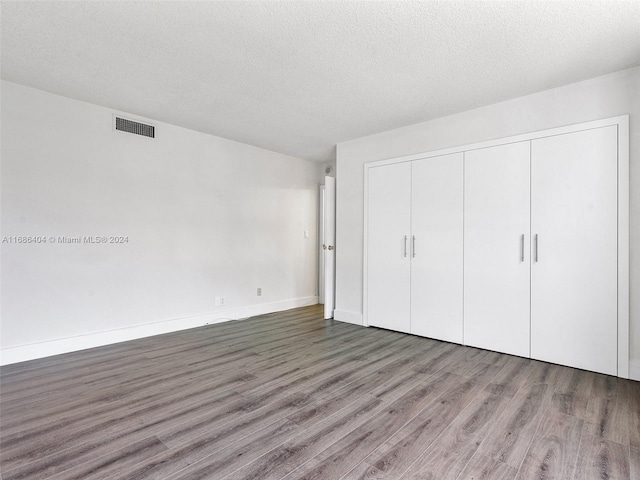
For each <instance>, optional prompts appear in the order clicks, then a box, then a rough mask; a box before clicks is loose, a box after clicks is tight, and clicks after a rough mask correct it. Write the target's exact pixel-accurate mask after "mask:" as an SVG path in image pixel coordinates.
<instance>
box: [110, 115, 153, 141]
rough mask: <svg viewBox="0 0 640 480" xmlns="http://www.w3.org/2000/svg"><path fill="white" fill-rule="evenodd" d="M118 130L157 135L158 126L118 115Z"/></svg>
mask: <svg viewBox="0 0 640 480" xmlns="http://www.w3.org/2000/svg"><path fill="white" fill-rule="evenodd" d="M116 130H120V131H121V132H127V133H133V134H135V135H142V136H143V137H150V138H155V137H156V128H155V127H154V126H153V125H147V124H145V123H140V122H134V121H133V120H127V119H126V118H121V117H116Z"/></svg>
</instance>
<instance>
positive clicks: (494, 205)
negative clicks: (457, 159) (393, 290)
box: [464, 142, 530, 357]
mask: <svg viewBox="0 0 640 480" xmlns="http://www.w3.org/2000/svg"><path fill="white" fill-rule="evenodd" d="M529 151H530V143H529V142H520V143H514V144H508V145H501V146H497V147H491V148H484V149H480V150H473V151H469V152H465V161H464V165H465V187H464V188H465V197H464V343H465V344H466V345H472V346H475V347H481V348H486V349H489V350H495V351H498V352H505V353H510V354H514V355H520V356H524V357H528V356H529V353H530V352H529V338H530V337H529V328H530V325H529V319H530V311H529V309H530V305H529V301H530V278H529V275H530V264H529V261H530V258H529V242H530V235H529V230H530V225H529V221H530V193H529V189H530V162H529ZM523 244H524V245H523Z"/></svg>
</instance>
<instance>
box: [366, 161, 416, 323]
mask: <svg viewBox="0 0 640 480" xmlns="http://www.w3.org/2000/svg"><path fill="white" fill-rule="evenodd" d="M368 197H369V200H368V219H367V222H368V223H367V225H368V229H367V299H368V301H367V319H368V322H369V325H371V326H376V327H382V328H388V329H391V330H397V331H400V332H409V331H410V328H411V319H410V315H411V311H410V295H411V257H410V253H409V249H410V235H411V163H410V162H405V163H397V164H393V165H385V166H381V167H375V168H371V169H369V179H368Z"/></svg>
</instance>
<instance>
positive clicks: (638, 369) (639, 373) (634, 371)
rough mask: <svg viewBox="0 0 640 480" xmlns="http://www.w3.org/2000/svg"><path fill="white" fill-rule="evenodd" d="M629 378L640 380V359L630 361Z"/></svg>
mask: <svg viewBox="0 0 640 480" xmlns="http://www.w3.org/2000/svg"><path fill="white" fill-rule="evenodd" d="M629 378H630V379H631V380H637V381H638V382H640V360H630V361H629Z"/></svg>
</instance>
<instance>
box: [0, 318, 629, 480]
mask: <svg viewBox="0 0 640 480" xmlns="http://www.w3.org/2000/svg"><path fill="white" fill-rule="evenodd" d="M0 375H1V376H0V389H1V390H0V402H1V404H0V436H1V443H0V447H1V451H0V462H1V463H0V475H1V480H13V479H45V478H46V479H54V480H69V479H83V480H85V479H110V480H111V479H127V480H136V479H161V480H178V479H203V478H209V479H228V480H242V479H260V480H267V479H273V480H278V479H287V480H294V479H327V480H338V479H345V480H356V479H391V480H400V479H423V480H424V479H433V480H446V479H451V480H454V479H458V480H462V479H496V480H513V479H518V480H520V479H575V480H589V479H605V478H606V479H625V480H638V479H639V478H640V458H639V457H640V383H638V382H633V381H628V380H621V379H617V378H614V377H609V376H605V375H599V374H596V373H591V372H585V371H581V370H576V369H572V368H567V367H561V366H557V365H552V364H547V363H543V362H538V361H534V360H528V359H523V358H519V357H513V356H509V355H502V354H499V353H495V352H489V351H485V350H480V349H476V348H469V347H462V346H459V345H453V344H449V343H444V342H438V341H435V340H430V339H426V338H420V337H415V336H410V335H404V334H401V333H396V332H390V331H385V330H379V329H374V328H368V329H367V328H362V327H357V326H355V325H349V324H345V323H340V322H335V321H333V320H328V321H325V320H323V319H322V310H321V308H320V307H319V306H311V307H305V308H300V309H296V310H290V311H287V312H279V313H273V314H269V315H263V316H259V317H255V318H251V319H248V320H244V321H237V322H227V323H222V324H217V325H211V326H206V327H201V328H197V329H192V330H187V331H181V332H176V333H171V334H166V335H159V336H156V337H150V338H145V339H141V340H136V341H131V342H125V343H120V344H116V345H110V346H107V347H101V348H95V349H91V350H84V351H81V352H74V353H70V354H66V355H59V356H56V357H49V358H45V359H41V360H34V361H31V362H24V363H21V364H15V365H9V366H6V367H3V368H2V369H1V370H0Z"/></svg>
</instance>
